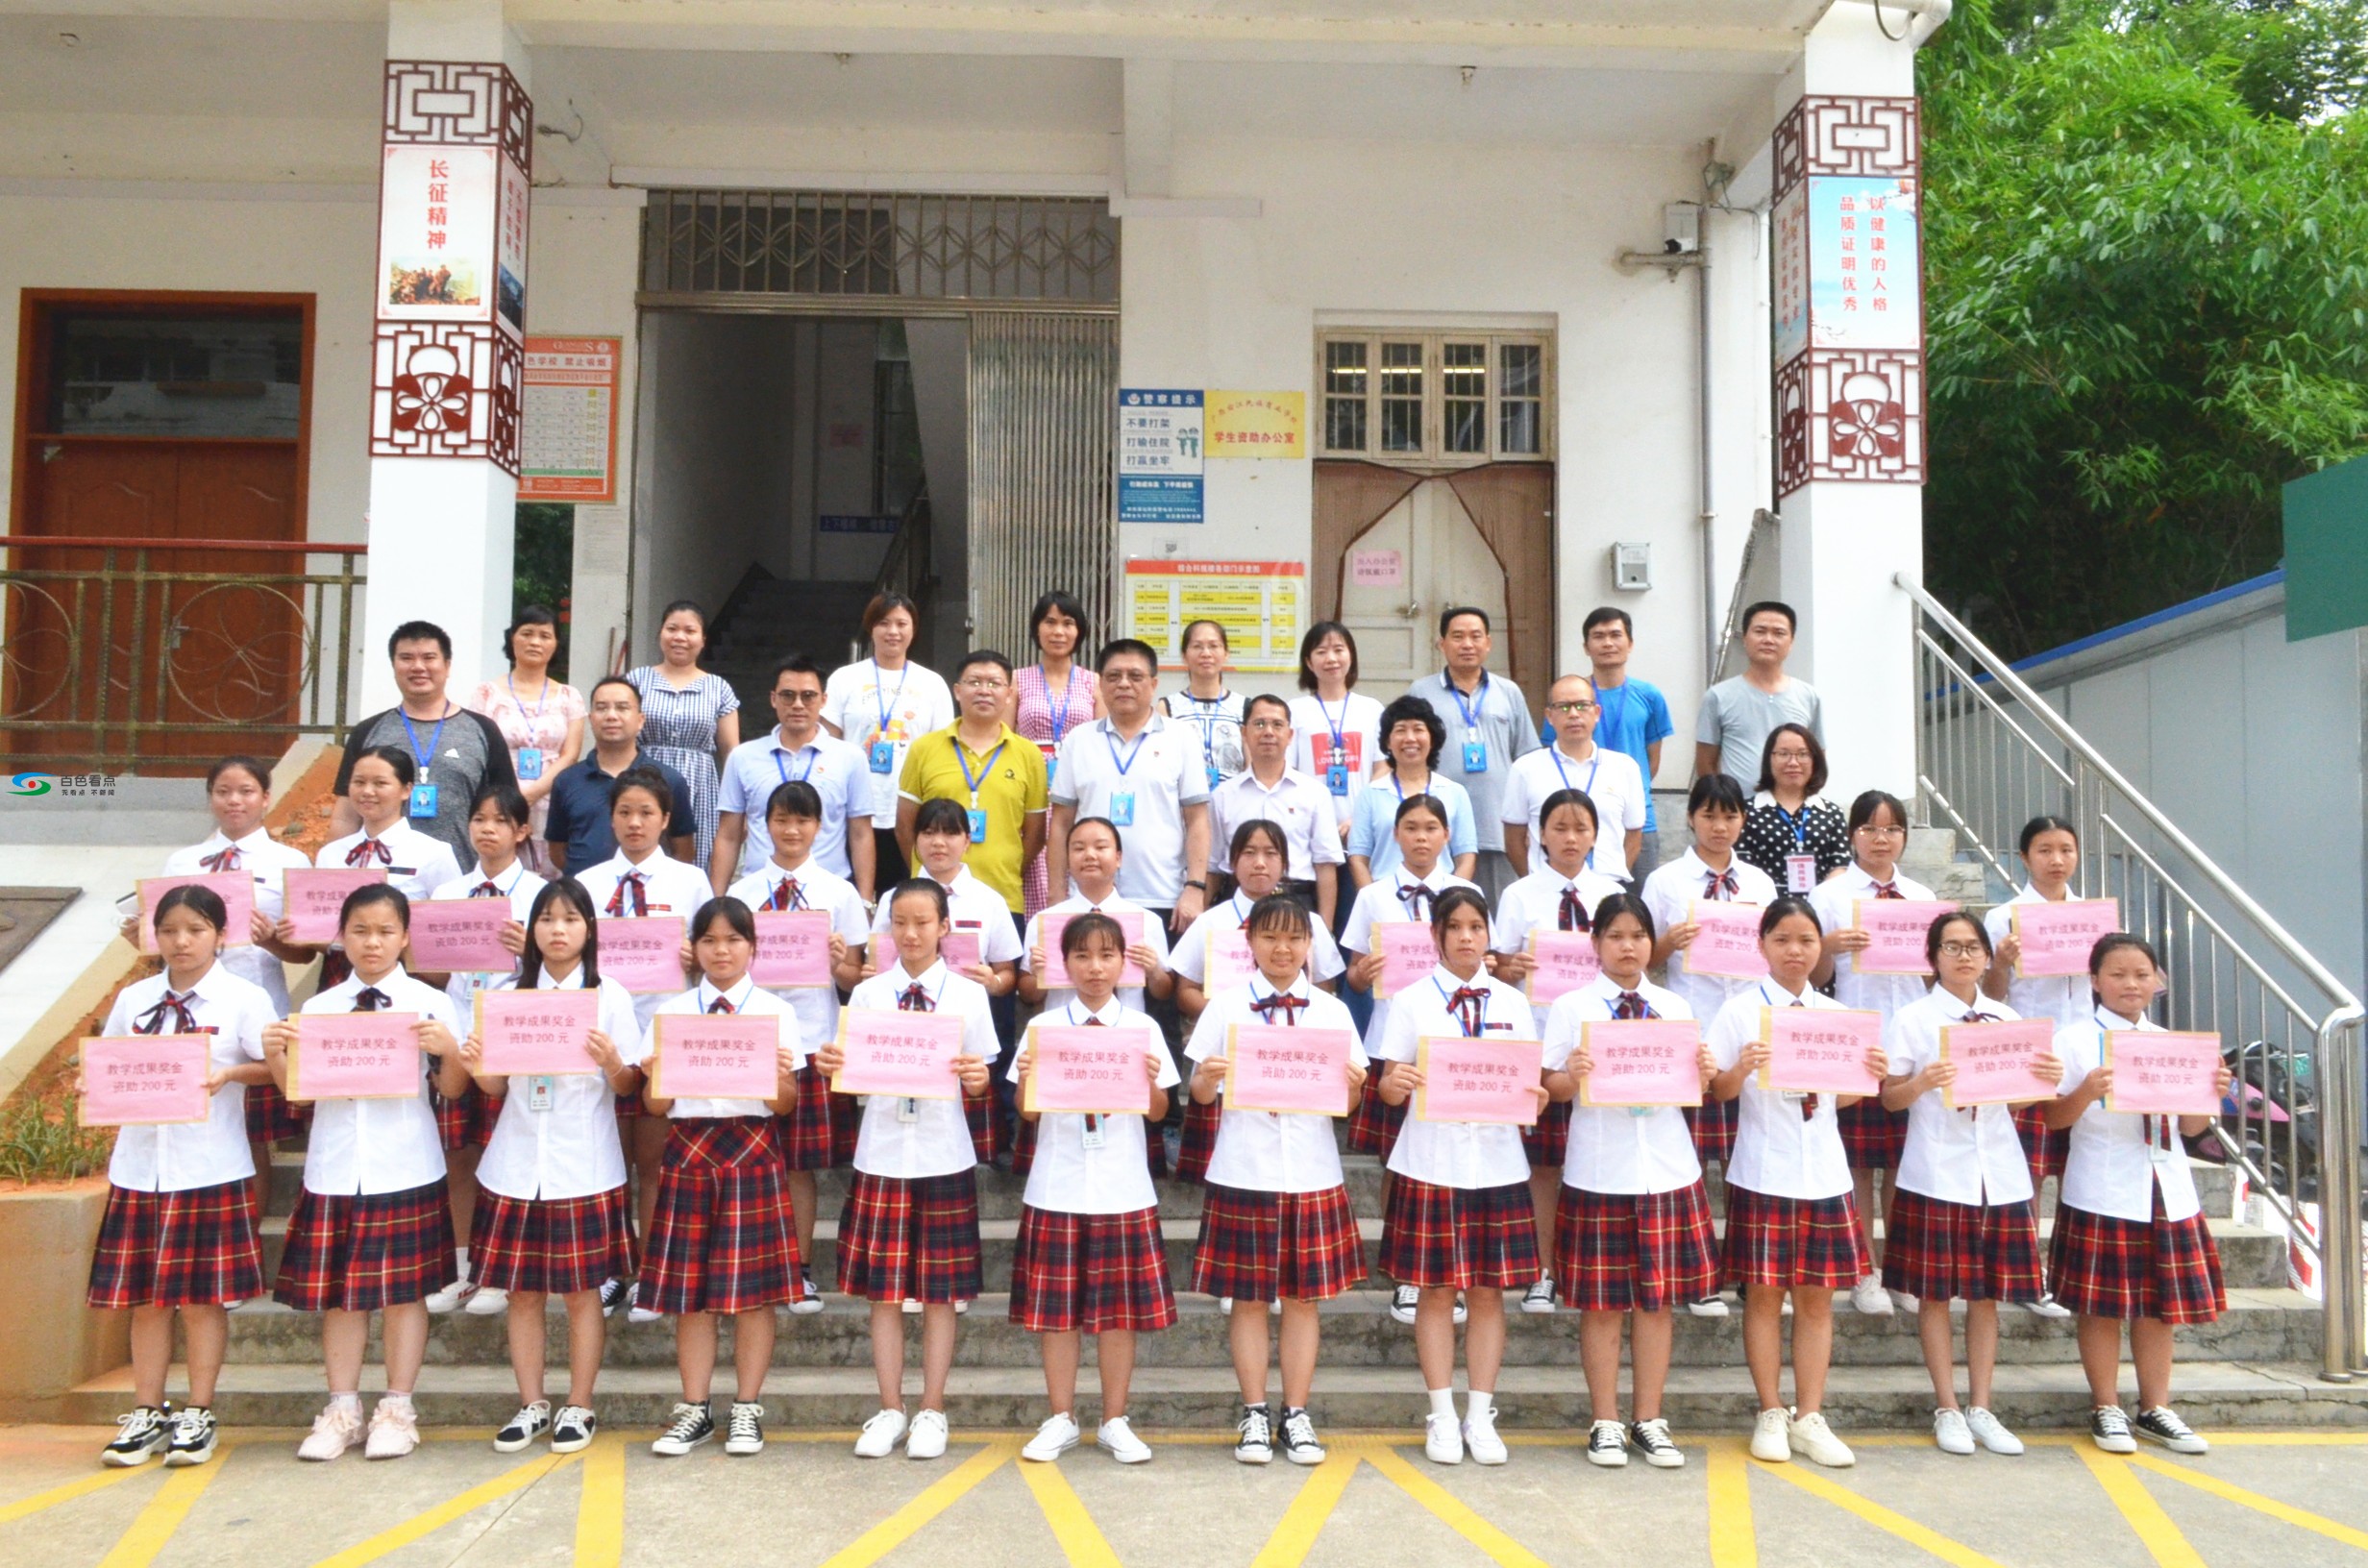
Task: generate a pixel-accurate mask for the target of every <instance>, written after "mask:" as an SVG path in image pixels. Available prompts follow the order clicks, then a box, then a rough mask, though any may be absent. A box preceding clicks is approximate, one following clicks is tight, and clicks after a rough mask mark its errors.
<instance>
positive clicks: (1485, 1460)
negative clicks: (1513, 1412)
mask: <svg viewBox="0 0 2368 1568" xmlns="http://www.w3.org/2000/svg"><path fill="white" fill-rule="evenodd" d="M1464 1446H1465V1447H1466V1448H1468V1449H1469V1450H1470V1451H1471V1462H1472V1463H1474V1464H1502V1463H1504V1462H1505V1460H1506V1458H1508V1456H1507V1454H1506V1453H1505V1440H1504V1439H1503V1438H1502V1437H1499V1436H1497V1435H1496V1412H1495V1411H1494V1410H1492V1409H1491V1410H1483V1411H1481V1412H1480V1413H1479V1414H1477V1415H1468V1416H1466V1417H1465V1418H1464Z"/></svg>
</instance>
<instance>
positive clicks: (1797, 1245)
mask: <svg viewBox="0 0 2368 1568" xmlns="http://www.w3.org/2000/svg"><path fill="white" fill-rule="evenodd" d="M1724 1252H1725V1263H1726V1280H1727V1283H1728V1284H1729V1285H1779V1286H1795V1285H1813V1286H1826V1287H1828V1288H1830V1289H1835V1290H1840V1289H1846V1288H1848V1287H1849V1286H1854V1285H1856V1284H1858V1283H1859V1281H1861V1280H1862V1279H1864V1278H1865V1277H1866V1276H1867V1275H1868V1274H1870V1273H1872V1272H1873V1271H1874V1264H1873V1262H1872V1260H1870V1259H1869V1258H1868V1257H1867V1255H1866V1243H1865V1242H1864V1241H1863V1240H1862V1239H1861V1238H1860V1237H1859V1211H1858V1205H1857V1204H1855V1203H1853V1202H1851V1201H1850V1194H1849V1193H1847V1192H1844V1193H1842V1194H1841V1195H1840V1196H1839V1197H1834V1198H1775V1197H1770V1196H1768V1195H1767V1194H1766V1193H1764V1192H1754V1191H1753V1190H1751V1188H1747V1187H1738V1186H1736V1185H1735V1184H1734V1183H1733V1182H1729V1183H1728V1184H1727V1239H1726V1246H1725V1249H1724Z"/></svg>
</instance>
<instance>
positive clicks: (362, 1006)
mask: <svg viewBox="0 0 2368 1568" xmlns="http://www.w3.org/2000/svg"><path fill="white" fill-rule="evenodd" d="M393 1002H394V998H393V997H392V996H389V995H387V994H386V992H382V991H381V990H379V988H378V987H376V986H364V987H362V988H361V990H359V991H358V992H355V993H354V1011H355V1012H357V1013H382V1012H384V1011H385V1010H386V1009H387V1007H389V1006H390V1005H391V1004H392V1003H393Z"/></svg>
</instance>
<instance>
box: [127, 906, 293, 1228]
mask: <svg viewBox="0 0 2368 1568" xmlns="http://www.w3.org/2000/svg"><path fill="white" fill-rule="evenodd" d="M229 951H230V949H228V948H225V949H224V952H225V953H227V952H229ZM171 989H172V987H171V984H170V982H169V980H168V979H167V977H166V976H164V975H161V974H152V975H150V976H149V977H148V978H147V979H145V980H136V981H134V982H133V983H132V984H131V985H128V986H126V987H124V988H123V990H121V991H120V992H116V993H115V1001H114V1005H113V1006H111V1007H110V1008H109V1009H108V1010H107V1025H106V1027H105V1028H103V1029H101V1030H100V1031H99V1033H101V1034H103V1035H114V1036H123V1035H134V1034H166V1035H177V1034H179V1033H181V1020H180V1019H179V1018H178V1017H175V1016H174V1014H173V1011H172V1009H171V1008H169V1007H163V1006H162V1003H163V1001H164V997H165V995H166V993H167V992H170V991H171ZM182 997H183V1005H184V1006H185V1007H186V1008H187V1009H188V1011H189V1017H191V1018H192V1019H193V1020H195V1022H196V1024H197V1027H198V1028H200V1029H202V1030H210V1031H211V1033H212V1036H213V1038H212V1040H211V1041H210V1042H209V1043H208V1045H207V1051H206V1057H207V1060H208V1061H209V1062H210V1063H211V1064H212V1065H213V1066H217V1067H221V1068H225V1069H228V1068H231V1067H241V1066H247V1065H248V1064H249V1063H254V1062H260V1061H261V1060H263V1029H264V1026H265V1025H267V1024H272V1023H276V1022H278V1021H279V1018H280V1010H279V1009H278V1008H277V1007H275V1006H273V1005H272V1000H271V998H270V997H269V996H268V995H266V994H264V992H263V988H262V987H260V986H259V985H257V984H255V982H253V981H252V980H246V979H242V978H240V977H239V976H238V975H235V974H233V973H232V972H231V969H230V965H229V964H228V963H227V962H226V961H224V960H220V959H217V960H216V961H215V962H214V963H213V964H212V965H211V966H210V968H208V969H207V970H206V972H205V973H204V974H202V975H199V976H198V978H197V983H196V984H195V985H193V986H191V987H190V988H189V989H188V990H187V991H186V992H182ZM254 1175H255V1156H254V1154H253V1153H252V1152H251V1151H250V1150H249V1149H248V1147H247V1088H246V1086H245V1085H244V1084H224V1085H223V1086H222V1087H221V1088H220V1089H217V1090H214V1091H213V1093H212V1095H211V1096H210V1098H209V1099H208V1101H207V1105H206V1119H205V1120H204V1121H199V1122H190V1123H187V1124H185V1125H178V1126H170V1127H121V1128H118V1129H116V1132H115V1151H114V1153H113V1154H112V1155H111V1156H110V1157H109V1159H108V1162H107V1179H108V1181H109V1182H111V1183H112V1184H113V1185H114V1186H116V1187H120V1188H129V1189H131V1190H133V1191H136V1192H187V1191H192V1190H194V1189H195V1188H201V1187H220V1186H222V1185H224V1184H225V1183H228V1182H244V1181H249V1180H252V1179H253V1178H254Z"/></svg>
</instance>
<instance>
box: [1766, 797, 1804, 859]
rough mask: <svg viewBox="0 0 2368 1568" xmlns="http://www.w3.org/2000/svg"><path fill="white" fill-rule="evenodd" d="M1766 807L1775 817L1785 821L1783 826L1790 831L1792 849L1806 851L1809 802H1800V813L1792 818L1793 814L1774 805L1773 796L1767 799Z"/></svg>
mask: <svg viewBox="0 0 2368 1568" xmlns="http://www.w3.org/2000/svg"><path fill="white" fill-rule="evenodd" d="M1768 806H1769V809H1771V810H1773V811H1774V812H1775V813H1776V815H1777V816H1779V817H1781V818H1783V819H1784V820H1785V826H1787V827H1788V828H1790V829H1792V845H1793V847H1794V848H1797V849H1806V848H1808V847H1809V802H1808V801H1806V800H1804V801H1802V802H1801V812H1800V815H1799V816H1798V817H1795V816H1793V814H1792V813H1790V812H1788V811H1787V810H1785V808H1784V807H1782V806H1780V805H1777V804H1776V801H1775V798H1774V797H1773V796H1770V797H1769V799H1768Z"/></svg>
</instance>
